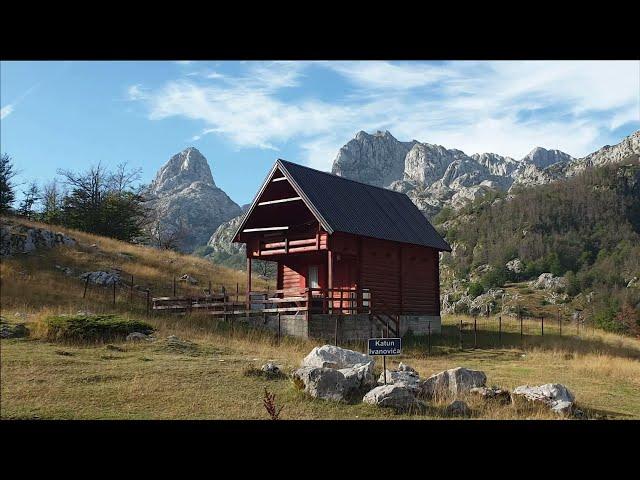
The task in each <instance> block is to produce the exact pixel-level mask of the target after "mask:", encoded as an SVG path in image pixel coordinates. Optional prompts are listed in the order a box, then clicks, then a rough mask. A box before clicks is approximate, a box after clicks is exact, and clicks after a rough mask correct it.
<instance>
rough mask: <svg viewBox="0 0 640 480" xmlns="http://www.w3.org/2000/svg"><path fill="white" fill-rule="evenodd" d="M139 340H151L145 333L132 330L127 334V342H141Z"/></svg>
mask: <svg viewBox="0 0 640 480" xmlns="http://www.w3.org/2000/svg"><path fill="white" fill-rule="evenodd" d="M141 341H147V342H150V341H151V337H150V336H149V335H145V334H144V333H140V332H132V333H130V334H129V335H127V342H141Z"/></svg>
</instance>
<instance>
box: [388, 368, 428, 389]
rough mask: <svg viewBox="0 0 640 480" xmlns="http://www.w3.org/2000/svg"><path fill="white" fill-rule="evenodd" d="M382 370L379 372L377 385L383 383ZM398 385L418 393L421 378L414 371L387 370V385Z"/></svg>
mask: <svg viewBox="0 0 640 480" xmlns="http://www.w3.org/2000/svg"><path fill="white" fill-rule="evenodd" d="M384 380H385V379H384V372H383V373H381V374H380V378H378V385H384ZM389 384H391V385H398V386H402V387H406V388H408V389H409V390H411V391H412V392H413V393H414V394H418V393H419V392H420V390H421V380H420V376H418V374H417V373H416V372H415V371H414V372H410V371H399V372H394V371H391V370H387V385H389Z"/></svg>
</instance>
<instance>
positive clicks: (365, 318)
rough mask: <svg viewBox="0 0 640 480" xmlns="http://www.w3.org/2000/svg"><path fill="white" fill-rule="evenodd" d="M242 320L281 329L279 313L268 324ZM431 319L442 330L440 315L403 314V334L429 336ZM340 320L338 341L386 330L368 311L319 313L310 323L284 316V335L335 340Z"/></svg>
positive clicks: (254, 319)
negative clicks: (370, 319)
mask: <svg viewBox="0 0 640 480" xmlns="http://www.w3.org/2000/svg"><path fill="white" fill-rule="evenodd" d="M240 321H248V323H249V324H250V325H253V326H256V327H262V328H266V329H269V330H272V331H274V332H277V331H278V316H277V315H267V316H266V323H265V318H263V317H249V318H248V319H245V318H240ZM429 322H431V333H432V334H437V333H440V328H441V320H440V316H431V315H401V316H400V336H401V337H402V336H404V335H406V334H407V332H408V331H411V332H412V334H413V335H427V334H428V333H429ZM336 323H337V333H338V341H341V340H344V341H348V340H367V339H369V338H373V337H382V336H384V331H383V330H384V329H383V328H382V327H381V326H380V325H378V323H377V322H370V321H369V315H368V314H357V315H342V316H340V315H328V314H321V313H315V314H312V315H311V320H310V321H309V322H307V318H306V316H305V315H281V316H280V332H281V333H282V335H290V336H294V337H302V338H326V339H333V338H334V337H335V334H336Z"/></svg>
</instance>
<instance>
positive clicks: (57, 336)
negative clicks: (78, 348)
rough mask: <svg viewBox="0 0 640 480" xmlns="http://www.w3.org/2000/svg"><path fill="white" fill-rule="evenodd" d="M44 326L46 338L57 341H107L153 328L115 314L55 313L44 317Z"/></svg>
mask: <svg viewBox="0 0 640 480" xmlns="http://www.w3.org/2000/svg"><path fill="white" fill-rule="evenodd" d="M44 326H45V336H46V338H47V340H49V341H58V342H107V341H113V340H123V339H124V338H126V336H127V335H129V334H130V333H132V332H141V333H144V334H150V333H153V330H154V329H153V327H152V326H151V325H149V324H148V323H145V322H141V321H138V320H127V319H124V318H122V317H119V316H117V315H55V316H51V317H48V318H46V319H45V321H44Z"/></svg>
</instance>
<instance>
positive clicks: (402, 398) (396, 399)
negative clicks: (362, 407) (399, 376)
mask: <svg viewBox="0 0 640 480" xmlns="http://www.w3.org/2000/svg"><path fill="white" fill-rule="evenodd" d="M362 401H363V402H364V403H368V404H370V405H377V406H379V407H384V408H393V409H395V410H408V409H411V408H414V407H417V406H418V405H419V403H418V401H417V399H416V397H415V395H414V394H413V393H412V391H411V390H410V389H409V388H407V387H405V386H403V385H395V384H392V385H382V386H379V387H376V388H374V389H373V390H371V391H369V392H368V393H367V394H366V395H365V396H364V398H363V399H362Z"/></svg>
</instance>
